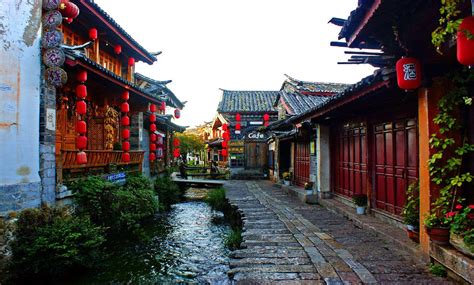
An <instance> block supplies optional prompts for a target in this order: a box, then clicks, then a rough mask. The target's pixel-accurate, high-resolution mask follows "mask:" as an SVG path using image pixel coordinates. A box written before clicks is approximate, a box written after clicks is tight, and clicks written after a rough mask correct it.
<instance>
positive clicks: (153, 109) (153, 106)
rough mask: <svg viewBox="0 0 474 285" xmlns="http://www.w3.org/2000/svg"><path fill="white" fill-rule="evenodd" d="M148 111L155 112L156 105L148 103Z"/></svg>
mask: <svg viewBox="0 0 474 285" xmlns="http://www.w3.org/2000/svg"><path fill="white" fill-rule="evenodd" d="M150 112H152V113H154V112H156V105H155V104H150Z"/></svg>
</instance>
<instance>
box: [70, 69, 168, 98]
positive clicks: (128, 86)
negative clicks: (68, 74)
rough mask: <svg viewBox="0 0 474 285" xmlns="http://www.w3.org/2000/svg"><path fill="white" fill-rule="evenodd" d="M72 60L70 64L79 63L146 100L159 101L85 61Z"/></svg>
mask: <svg viewBox="0 0 474 285" xmlns="http://www.w3.org/2000/svg"><path fill="white" fill-rule="evenodd" d="M73 62H74V63H73V64H70V65H71V66H74V65H80V66H81V67H83V68H85V69H87V70H89V71H91V72H93V73H95V74H97V75H99V76H101V77H102V78H105V79H107V80H109V81H111V82H113V83H115V84H117V85H119V86H121V87H123V88H125V89H127V90H130V91H132V92H133V93H136V94H138V95H140V96H142V97H144V98H145V99H148V100H150V101H152V102H154V103H157V104H159V103H161V101H159V100H158V99H156V98H154V97H151V96H148V95H146V94H145V93H143V92H141V91H139V90H137V89H135V88H133V87H131V86H130V85H127V84H125V83H123V82H120V81H119V80H117V79H115V78H113V77H111V76H108V75H106V74H104V73H103V72H101V71H100V70H97V69H95V68H93V67H91V66H89V65H88V64H85V63H83V62H80V61H73ZM68 64H69V62H68Z"/></svg>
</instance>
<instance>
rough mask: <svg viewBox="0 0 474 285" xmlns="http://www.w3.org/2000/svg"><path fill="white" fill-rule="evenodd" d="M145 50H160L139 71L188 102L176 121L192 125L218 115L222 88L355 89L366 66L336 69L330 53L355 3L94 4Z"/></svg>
mask: <svg viewBox="0 0 474 285" xmlns="http://www.w3.org/2000/svg"><path fill="white" fill-rule="evenodd" d="M96 3H97V4H99V5H100V6H101V7H102V8H103V9H104V10H105V11H106V12H107V13H109V14H110V15H111V16H112V17H113V18H114V19H115V20H116V21H117V22H118V23H119V25H121V26H122V28H124V29H125V30H126V31H127V32H128V33H129V34H130V35H132V37H133V38H134V39H135V40H137V41H138V42H139V43H140V44H141V45H142V46H144V47H145V48H146V49H147V50H148V51H151V52H154V51H163V53H162V54H161V55H160V56H158V61H157V62H155V64H153V65H152V66H150V65H147V64H143V63H139V64H137V71H138V72H140V73H143V74H144V75H147V76H149V77H152V78H155V79H157V80H168V79H171V80H173V82H172V83H170V84H168V87H169V88H170V89H171V90H172V91H173V92H174V93H175V94H176V95H177V96H178V98H180V99H181V100H182V101H188V103H187V104H186V106H185V108H184V109H183V110H182V112H181V118H180V119H178V120H176V121H175V122H176V123H177V124H179V125H183V126H195V125H198V124H201V123H203V122H204V121H210V120H211V119H212V118H213V117H214V115H215V114H216V108H217V104H218V102H219V98H220V95H221V93H222V91H220V90H219V88H222V89H228V90H279V89H280V87H281V85H282V83H283V81H284V80H285V76H284V74H288V75H290V76H292V77H294V78H296V79H300V80H305V81H317V82H340V83H356V82H358V81H359V80H360V79H361V78H363V77H365V76H367V75H369V74H372V72H373V70H374V69H373V68H371V67H370V66H368V65H338V64H337V62H338V61H345V60H346V59H347V58H348V55H345V54H344V53H343V51H344V50H345V49H344V48H338V47H330V46H329V43H330V42H331V41H336V40H337V36H338V33H339V30H340V28H339V27H337V26H334V25H332V24H328V21H329V19H331V18H332V17H339V18H344V19H345V18H347V17H348V15H349V13H350V11H352V10H353V9H355V7H356V5H357V0H332V1H321V0H291V1H290V0H238V1H237V0H234V1H230V0H199V1H198V0H153V1H152V0H133V1H130V0H96Z"/></svg>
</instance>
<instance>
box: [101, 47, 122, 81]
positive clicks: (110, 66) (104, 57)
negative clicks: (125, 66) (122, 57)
mask: <svg viewBox="0 0 474 285" xmlns="http://www.w3.org/2000/svg"><path fill="white" fill-rule="evenodd" d="M99 64H100V65H102V67H104V68H105V69H107V70H110V71H112V72H113V73H115V74H117V75H119V76H120V75H121V74H120V73H121V66H120V63H119V61H118V60H117V59H116V58H114V57H113V56H112V55H110V54H108V53H105V52H103V51H100V52H99Z"/></svg>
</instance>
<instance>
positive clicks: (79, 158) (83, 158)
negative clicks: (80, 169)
mask: <svg viewBox="0 0 474 285" xmlns="http://www.w3.org/2000/svg"><path fill="white" fill-rule="evenodd" d="M76 163H77V164H87V154H86V153H85V152H83V151H79V152H78V153H76Z"/></svg>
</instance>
